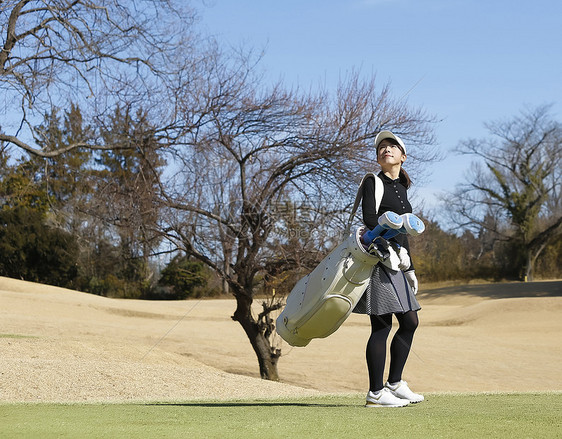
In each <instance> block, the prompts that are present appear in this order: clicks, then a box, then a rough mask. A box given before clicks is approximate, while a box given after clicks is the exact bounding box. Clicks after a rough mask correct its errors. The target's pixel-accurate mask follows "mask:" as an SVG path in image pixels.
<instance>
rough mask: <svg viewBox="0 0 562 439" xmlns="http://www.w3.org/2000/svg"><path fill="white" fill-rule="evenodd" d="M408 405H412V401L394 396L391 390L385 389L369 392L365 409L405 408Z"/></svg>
mask: <svg viewBox="0 0 562 439" xmlns="http://www.w3.org/2000/svg"><path fill="white" fill-rule="evenodd" d="M408 404H410V401H408V400H407V399H401V398H398V397H397V396H394V395H393V394H392V393H391V392H390V390H388V389H387V388H386V387H383V389H382V390H379V391H378V392H373V391H371V390H369V393H367V402H366V403H365V407H405V406H407V405H408Z"/></svg>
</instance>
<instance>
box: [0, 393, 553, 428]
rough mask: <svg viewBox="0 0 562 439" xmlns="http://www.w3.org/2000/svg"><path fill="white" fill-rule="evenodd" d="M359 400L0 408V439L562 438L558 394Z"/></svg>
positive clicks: (324, 397) (27, 405)
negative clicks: (367, 404)
mask: <svg viewBox="0 0 562 439" xmlns="http://www.w3.org/2000/svg"><path fill="white" fill-rule="evenodd" d="M361 403H362V399H361V398H360V397H357V396H354V397H350V396H348V397H344V396H339V397H337V396H332V397H327V396H323V397H315V398H303V399H279V400H266V401H264V400H247V401H231V402H227V401H215V402H212V401H208V402H205V401H199V402H179V403H154V404H125V405H123V404H110V405H102V404H74V405H55V404H26V405H0V420H1V425H2V427H1V431H2V434H1V436H2V437H5V438H19V437H37V438H102V437H123V438H129V437H139V438H141V437H142V438H193V439H195V438H202V439H203V438H205V439H207V438H231V439H235V438H245V439H250V438H264V437H265V438H287V437H293V438H322V439H325V438H509V439H513V438H559V437H560V435H561V433H562V430H561V428H562V425H561V418H562V394H560V393H556V394H490V395H487V394H478V395H428V398H427V401H425V402H424V403H422V404H417V405H414V406H409V407H405V408H401V409H381V408H364V407H361Z"/></svg>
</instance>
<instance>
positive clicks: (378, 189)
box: [345, 172, 384, 235]
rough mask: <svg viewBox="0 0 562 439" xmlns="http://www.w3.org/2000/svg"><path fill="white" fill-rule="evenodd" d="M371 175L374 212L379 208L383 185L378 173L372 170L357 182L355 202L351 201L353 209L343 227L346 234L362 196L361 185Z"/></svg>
mask: <svg viewBox="0 0 562 439" xmlns="http://www.w3.org/2000/svg"><path fill="white" fill-rule="evenodd" d="M371 177H372V178H374V179H375V213H378V211H379V208H380V206H381V201H382V196H383V193H384V185H383V182H382V180H381V178H380V177H379V176H378V175H376V174H374V173H373V172H368V173H367V174H365V175H364V176H363V178H362V179H361V183H359V188H358V189H357V195H356V196H355V202H354V203H353V209H352V210H351V215H350V216H349V220H348V221H347V226H346V228H345V234H346V235H347V234H349V232H350V230H351V223H352V222H353V217H354V216H355V212H357V208H358V207H359V203H360V202H361V199H362V198H363V185H364V184H365V180H367V178H371Z"/></svg>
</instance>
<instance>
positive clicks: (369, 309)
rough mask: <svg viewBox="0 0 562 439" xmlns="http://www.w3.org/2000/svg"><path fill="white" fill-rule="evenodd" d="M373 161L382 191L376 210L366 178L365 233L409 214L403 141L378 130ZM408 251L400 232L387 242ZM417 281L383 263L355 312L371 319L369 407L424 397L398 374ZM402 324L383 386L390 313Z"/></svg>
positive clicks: (412, 324) (413, 323) (415, 306)
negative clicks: (388, 215)
mask: <svg viewBox="0 0 562 439" xmlns="http://www.w3.org/2000/svg"><path fill="white" fill-rule="evenodd" d="M375 148H376V149H377V162H378V163H379V165H380V167H381V170H382V171H381V172H380V173H379V174H378V176H379V177H380V178H381V180H382V181H383V187H384V193H383V197H382V201H381V202H380V207H379V209H378V212H377V208H376V203H375V180H374V178H368V179H367V180H366V181H365V183H364V186H363V201H362V209H363V222H364V223H365V225H366V226H367V227H368V228H369V229H373V228H374V227H375V226H376V225H377V220H378V217H379V216H380V215H381V214H383V213H384V212H387V211H392V212H395V213H397V214H399V215H401V214H403V213H408V212H409V213H411V212H412V207H411V205H410V203H409V202H408V196H407V193H406V190H407V189H408V188H409V187H410V185H411V181H410V178H409V176H408V174H407V173H406V171H404V169H402V164H403V163H404V161H405V160H406V147H405V146H404V142H402V140H401V139H400V138H399V137H398V136H396V135H394V134H393V133H391V132H390V131H381V132H380V133H379V134H378V135H377V137H376V138H375ZM390 241H391V242H392V241H394V242H396V243H397V244H399V245H400V246H403V247H405V248H406V249H407V250H408V252H409V244H408V238H407V236H406V235H404V234H398V235H397V236H396V237H395V238H391V240H390ZM417 288H418V282H417V279H416V275H415V272H414V266H413V265H412V264H411V265H410V267H409V268H407V269H406V270H405V272H402V271H393V270H391V269H389V268H387V267H386V266H384V265H383V264H382V263H378V264H377V265H375V267H374V268H373V272H372V274H371V279H370V282H369V285H368V286H367V289H366V290H365V293H364V294H363V296H362V298H361V300H360V301H359V302H358V303H357V306H356V307H355V309H354V310H353V312H355V313H360V314H368V315H369V316H370V319H371V336H370V337H369V341H368V342H367V368H368V371H369V392H368V393H367V403H366V406H367V407H403V406H405V405H408V404H410V403H417V402H421V401H423V399H424V397H423V396H422V395H419V394H416V393H414V392H412V391H411V390H410V388H409V387H408V384H407V383H406V382H405V381H403V380H402V371H403V370H404V365H405V364H406V360H407V358H408V354H409V352H410V347H411V345H412V340H413V337H414V332H415V330H416V328H417V326H418V315H417V311H418V310H419V309H420V308H421V307H420V305H419V303H418V301H417V300H416V297H415V294H416V293H417ZM393 314H394V315H395V316H396V318H397V320H398V322H399V324H400V326H399V329H398V331H397V332H396V334H395V335H394V337H393V339H392V342H391V345H390V357H391V358H390V370H389V376H388V380H387V382H386V383H385V384H383V373H384V365H385V361H386V341H387V338H388V335H389V333H390V329H391V327H392V315H393Z"/></svg>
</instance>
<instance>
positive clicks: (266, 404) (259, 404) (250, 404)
mask: <svg viewBox="0 0 562 439" xmlns="http://www.w3.org/2000/svg"><path fill="white" fill-rule="evenodd" d="M143 405H146V406H165V407H170V406H171V407H215V408H225V407H323V408H326V407H339V408H341V407H357V406H359V405H360V404H351V403H350V404H345V403H339V404H335V403H334V404H329V403H314V402H310V403H308V402H291V401H286V402H284V401H240V402H236V401H217V402H179V403H166V402H163V403H151V404H143Z"/></svg>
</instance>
